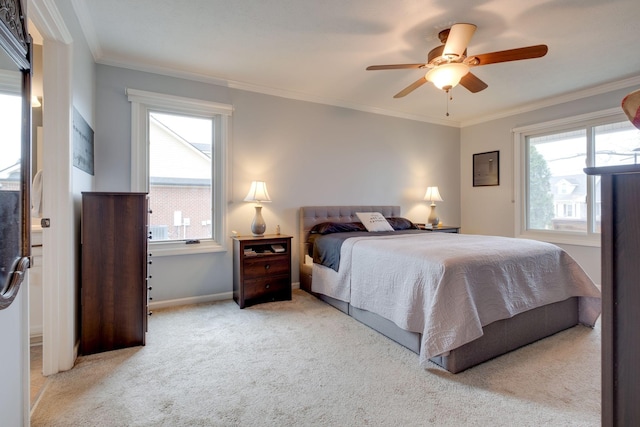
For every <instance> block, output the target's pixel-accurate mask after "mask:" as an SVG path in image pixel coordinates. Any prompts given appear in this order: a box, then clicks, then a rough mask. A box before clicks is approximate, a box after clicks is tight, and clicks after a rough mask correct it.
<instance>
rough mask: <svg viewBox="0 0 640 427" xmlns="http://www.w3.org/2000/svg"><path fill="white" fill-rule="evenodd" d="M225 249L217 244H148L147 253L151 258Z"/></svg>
mask: <svg viewBox="0 0 640 427" xmlns="http://www.w3.org/2000/svg"><path fill="white" fill-rule="evenodd" d="M226 251H227V248H226V247H225V246H223V245H221V244H219V243H218V242H214V241H202V242H200V243H197V244H190V245H187V244H186V243H185V242H149V253H150V254H153V257H154V258H155V257H163V256H176V255H194V254H205V253H215V252H226Z"/></svg>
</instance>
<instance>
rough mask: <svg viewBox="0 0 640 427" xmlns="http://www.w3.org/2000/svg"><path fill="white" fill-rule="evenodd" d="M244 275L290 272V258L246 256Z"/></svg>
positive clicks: (260, 275)
mask: <svg viewBox="0 0 640 427" xmlns="http://www.w3.org/2000/svg"><path fill="white" fill-rule="evenodd" d="M243 270H244V277H245V278H247V279H248V278H251V277H264V276H275V275H278V274H289V259H288V258H287V257H280V256H265V257H255V258H245V260H244V269H243Z"/></svg>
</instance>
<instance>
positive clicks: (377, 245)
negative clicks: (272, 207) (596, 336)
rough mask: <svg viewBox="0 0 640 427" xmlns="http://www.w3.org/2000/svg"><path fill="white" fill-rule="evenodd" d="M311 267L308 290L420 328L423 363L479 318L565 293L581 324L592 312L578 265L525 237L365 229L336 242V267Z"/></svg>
mask: <svg viewBox="0 0 640 427" xmlns="http://www.w3.org/2000/svg"><path fill="white" fill-rule="evenodd" d="M365 234H366V233H365ZM313 268H314V270H313V284H312V290H313V291H314V292H319V293H323V294H325V295H328V296H332V297H334V298H337V299H340V300H342V301H347V302H349V303H350V304H351V305H353V306H354V307H357V308H360V309H363V310H367V311H370V312H372V313H375V314H378V315H380V316H382V317H384V318H386V319H388V320H391V321H392V322H394V323H395V324H396V325H398V326H399V327H400V328H402V329H405V330H408V331H412V332H420V333H422V346H421V354H420V359H421V362H424V363H426V361H427V359H429V358H430V357H434V356H437V355H441V354H444V353H446V352H448V351H449V350H452V349H454V348H457V347H459V346H461V345H463V344H465V343H467V342H470V341H473V340H474V339H476V338H478V337H480V336H482V333H483V332H482V327H483V326H485V325H487V324H490V323H492V322H494V321H497V320H501V319H507V318H510V317H513V316H514V315H516V314H519V313H522V312H524V311H527V310H530V309H533V308H536V307H541V306H543V305H546V304H550V303H554V302H558V301H564V300H565V299H567V298H570V297H573V296H577V297H580V299H579V317H580V322H581V323H583V324H587V325H591V326H593V325H594V323H595V321H596V319H597V318H598V316H599V315H600V291H599V290H598V288H597V287H596V286H595V285H594V284H593V282H592V281H591V279H590V278H589V277H588V276H587V275H586V274H585V273H584V271H583V270H582V268H580V266H579V265H578V264H577V263H576V262H575V261H574V260H573V259H572V258H571V257H570V256H569V255H568V254H567V253H566V252H565V251H564V250H562V249H561V248H559V247H557V246H555V245H552V244H548V243H543V242H538V241H532V240H525V239H513V238H506V237H495V236H477V235H460V234H450V233H424V232H423V233H420V234H417V235H416V234H408V235H400V236H393V237H392V236H389V235H385V236H371V233H369V236H359V237H353V238H349V239H347V240H346V241H345V242H344V243H343V245H342V249H341V259H340V267H339V269H338V271H337V272H336V271H333V270H330V269H328V268H326V267H323V266H318V265H316V264H314V267H313Z"/></svg>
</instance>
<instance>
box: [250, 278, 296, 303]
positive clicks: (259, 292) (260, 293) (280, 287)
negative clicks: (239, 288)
mask: <svg viewBox="0 0 640 427" xmlns="http://www.w3.org/2000/svg"><path fill="white" fill-rule="evenodd" d="M288 292H291V283H289V276H278V277H261V278H259V279H250V280H245V282H244V299H245V300H251V299H256V298H259V299H264V300H269V299H270V298H269V295H272V294H273V295H280V294H285V293H288ZM289 298H290V297H289Z"/></svg>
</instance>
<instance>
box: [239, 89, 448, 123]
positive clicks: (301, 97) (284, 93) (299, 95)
mask: <svg viewBox="0 0 640 427" xmlns="http://www.w3.org/2000/svg"><path fill="white" fill-rule="evenodd" d="M228 85H229V87H230V88H233V89H239V90H246V91H248V92H257V93H262V94H265V95H272V96H278V97H280V98H287V99H295V100H298V101H306V102H313V103H316V104H324V105H331V106H334V107H342V108H348V109H350V110H357V111H362V112H365V113H372V114H380V115H383V116H390V117H397V118H401V119H407V120H414V121H418V122H426V123H433V124H438V125H443V126H451V127H460V122H457V121H454V120H445V119H441V118H437V117H432V116H421V115H416V114H408V113H404V112H400V111H393V110H386V109H384V108H377V107H371V106H368V105H362V104H357V103H353V102H349V101H344V100H336V99H329V98H324V97H320V96H316V95H311V94H308V93H303V92H294V91H290V90H283V89H275V88H269V87H266V86H259V85H254V84H249V83H242V82H237V81H232V80H230V81H229V82H228Z"/></svg>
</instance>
